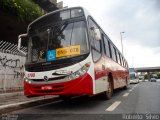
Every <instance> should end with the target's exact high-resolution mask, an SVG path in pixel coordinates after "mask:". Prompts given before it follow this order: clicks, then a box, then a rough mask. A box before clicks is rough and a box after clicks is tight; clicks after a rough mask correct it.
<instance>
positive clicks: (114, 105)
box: [105, 101, 121, 111]
mask: <svg viewBox="0 0 160 120" xmlns="http://www.w3.org/2000/svg"><path fill="white" fill-rule="evenodd" d="M120 103H121V101H116V102H114V103H113V104H112V105H111V106H109V107H108V108H107V109H106V110H105V111H113V110H114V109H116V107H118V105H119V104H120Z"/></svg>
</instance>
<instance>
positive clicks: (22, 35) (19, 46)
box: [17, 34, 27, 55]
mask: <svg viewBox="0 0 160 120" xmlns="http://www.w3.org/2000/svg"><path fill="white" fill-rule="evenodd" d="M22 37H27V34H21V35H19V36H18V48H17V49H18V51H19V52H21V53H22V54H24V55H26V52H24V51H22V50H21V49H20V48H21V38H22Z"/></svg>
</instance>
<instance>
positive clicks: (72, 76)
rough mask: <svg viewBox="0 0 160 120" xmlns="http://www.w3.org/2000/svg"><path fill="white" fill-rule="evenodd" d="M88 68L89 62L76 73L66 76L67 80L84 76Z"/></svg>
mask: <svg viewBox="0 0 160 120" xmlns="http://www.w3.org/2000/svg"><path fill="white" fill-rule="evenodd" d="M89 67H90V62H89V63H86V64H85V65H84V66H82V67H81V68H80V69H79V70H77V71H76V72H74V73H72V74H70V75H69V76H68V78H69V80H73V79H76V78H78V77H81V76H82V75H84V74H85V73H86V72H87V71H88V69H89Z"/></svg>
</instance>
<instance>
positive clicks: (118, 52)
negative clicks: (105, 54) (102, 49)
mask: <svg viewBox="0 0 160 120" xmlns="http://www.w3.org/2000/svg"><path fill="white" fill-rule="evenodd" d="M116 52H117V60H118V63H119V64H121V62H120V58H119V52H118V51H116Z"/></svg>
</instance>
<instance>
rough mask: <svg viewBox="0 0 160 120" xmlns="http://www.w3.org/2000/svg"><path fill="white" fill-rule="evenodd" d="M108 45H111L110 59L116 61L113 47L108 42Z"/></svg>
mask: <svg viewBox="0 0 160 120" xmlns="http://www.w3.org/2000/svg"><path fill="white" fill-rule="evenodd" d="M110 46H111V53H112V59H113V60H114V61H116V54H115V48H114V47H113V45H112V44H110Z"/></svg>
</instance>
